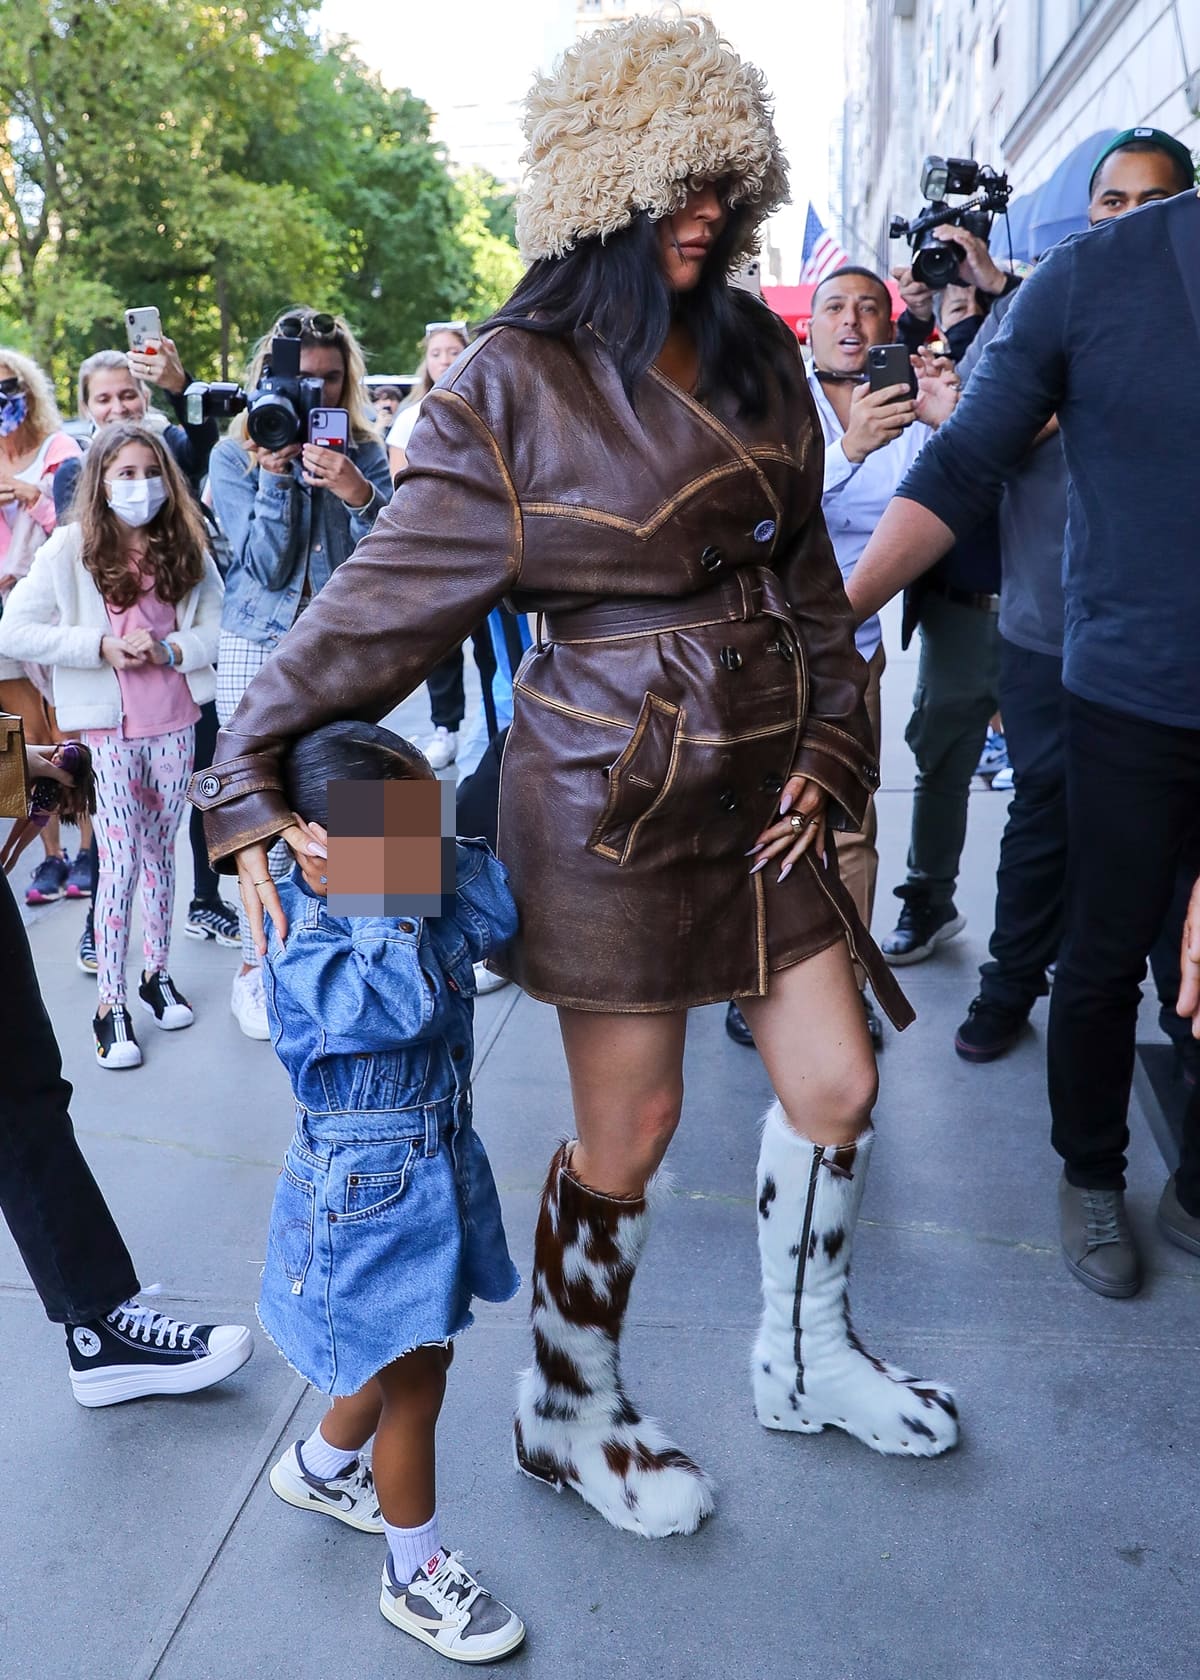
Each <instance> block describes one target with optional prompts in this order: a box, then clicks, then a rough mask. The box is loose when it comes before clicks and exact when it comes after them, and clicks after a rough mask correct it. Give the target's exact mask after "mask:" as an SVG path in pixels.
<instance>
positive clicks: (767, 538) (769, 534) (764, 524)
mask: <svg viewBox="0 0 1200 1680" xmlns="http://www.w3.org/2000/svg"><path fill="white" fill-rule="evenodd" d="M774 536H775V521H774V520H773V519H760V520H759V522H758V524H757V525H756V526H755V527H754V540H755V542H757V543H769V542H771V541H772V540H773V539H774Z"/></svg>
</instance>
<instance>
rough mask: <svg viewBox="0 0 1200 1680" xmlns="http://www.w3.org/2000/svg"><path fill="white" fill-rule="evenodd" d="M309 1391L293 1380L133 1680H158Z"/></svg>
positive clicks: (167, 1609)
mask: <svg viewBox="0 0 1200 1680" xmlns="http://www.w3.org/2000/svg"><path fill="white" fill-rule="evenodd" d="M308 1392H309V1385H308V1384H307V1383H306V1382H305V1381H304V1379H303V1377H290V1378H289V1380H288V1386H287V1390H286V1392H285V1394H284V1397H283V1399H282V1400H281V1401H280V1402H279V1405H278V1406H277V1407H276V1408H275V1411H274V1413H273V1414H272V1416H271V1420H270V1422H269V1423H268V1424H267V1426H266V1428H265V1429H264V1430H263V1431H262V1433H261V1434H260V1435H259V1438H258V1440H257V1441H256V1442H255V1445H254V1447H253V1449H252V1451H251V1453H250V1462H249V1465H248V1467H247V1468H246V1469H245V1470H243V1472H242V1474H241V1475H240V1476H239V1477H238V1479H237V1481H236V1482H235V1483H234V1487H233V1492H232V1493H231V1494H230V1496H229V1498H228V1499H227V1500H226V1501H225V1504H224V1505H223V1506H222V1508H221V1510H220V1512H219V1514H218V1516H217V1519H216V1521H215V1522H214V1523H213V1525H212V1527H211V1528H210V1529H209V1531H208V1533H207V1534H206V1535H205V1537H204V1539H203V1541H202V1542H201V1544H200V1548H199V1551H200V1559H201V1561H200V1563H199V1564H198V1565H197V1566H196V1567H195V1568H194V1569H193V1570H192V1571H191V1572H190V1574H189V1576H188V1579H187V1581H186V1582H185V1584H184V1586H182V1587H181V1588H180V1590H179V1591H178V1592H177V1593H176V1595H175V1597H174V1598H173V1599H172V1600H171V1602H170V1604H168V1606H167V1608H166V1610H165V1611H164V1612H163V1615H162V1616H161V1617H160V1619H159V1622H158V1626H157V1627H156V1628H155V1630H154V1632H153V1633H152V1634H151V1636H150V1640H149V1642H148V1644H149V1648H148V1650H147V1652H146V1655H145V1657H144V1658H143V1660H142V1663H141V1666H140V1667H138V1668H136V1669H134V1670H133V1671H132V1673H131V1674H130V1675H129V1680H154V1676H155V1675H156V1674H157V1673H158V1670H159V1668H160V1667H161V1666H162V1662H163V1658H164V1657H165V1656H166V1655H167V1653H168V1652H169V1651H170V1649H171V1646H172V1645H173V1644H174V1642H175V1636H176V1634H177V1633H178V1632H179V1630H180V1629H181V1628H182V1626H183V1624H184V1622H185V1620H186V1619H187V1614H188V1611H189V1610H190V1609H191V1607H192V1605H193V1604H194V1603H195V1600H196V1598H197V1596H198V1595H199V1593H200V1589H201V1588H202V1587H203V1585H204V1583H205V1581H206V1580H207V1579H208V1577H209V1575H210V1574H211V1572H212V1570H213V1568H214V1567H215V1566H216V1563H217V1560H218V1558H219V1557H220V1555H221V1553H222V1552H223V1551H224V1549H225V1543H226V1541H227V1540H228V1538H229V1536H230V1534H231V1533H232V1531H233V1528H234V1526H235V1524H236V1523H237V1520H238V1518H239V1517H240V1516H241V1514H242V1511H243V1510H244V1509H245V1506H246V1504H247V1502H248V1501H249V1499H250V1496H251V1494H252V1493H253V1492H254V1489H255V1487H256V1486H257V1484H258V1481H259V1478H260V1477H261V1476H262V1473H263V1470H264V1469H265V1468H266V1466H267V1463H268V1462H269V1461H270V1460H271V1459H272V1458H273V1456H274V1454H275V1452H276V1449H277V1448H278V1447H279V1444H280V1442H281V1441H282V1440H283V1437H284V1436H285V1435H286V1434H287V1432H288V1429H289V1427H290V1425H291V1422H292V1419H293V1418H294V1417H295V1415H296V1413H297V1412H298V1411H299V1409H300V1407H301V1405H302V1404H303V1402H304V1400H305V1398H306V1396H307V1394H308Z"/></svg>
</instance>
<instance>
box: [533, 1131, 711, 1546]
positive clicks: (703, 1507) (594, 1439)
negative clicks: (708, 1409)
mask: <svg viewBox="0 0 1200 1680" xmlns="http://www.w3.org/2000/svg"><path fill="white" fill-rule="evenodd" d="M570 1151H571V1146H570V1144H564V1145H563V1146H562V1148H561V1149H560V1150H559V1151H558V1153H557V1154H556V1155H555V1157H554V1159H553V1161H552V1162H551V1163H550V1176H549V1178H548V1179H547V1180H546V1188H545V1190H544V1192H543V1194H542V1206H541V1211H540V1213H539V1215H538V1223H537V1234H536V1237H535V1240H534V1258H533V1305H532V1308H531V1310H530V1319H531V1323H532V1328H533V1360H534V1362H533V1365H532V1367H531V1369H529V1370H528V1371H525V1372H523V1373H522V1375H521V1379H520V1386H519V1388H518V1392H517V1414H516V1419H515V1422H514V1425H513V1444H514V1448H515V1451H516V1459H517V1468H518V1469H519V1470H523V1471H524V1472H525V1474H526V1475H527V1476H533V1477H535V1478H536V1479H537V1480H539V1481H543V1482H549V1483H550V1485H551V1486H552V1487H554V1488H555V1489H557V1490H560V1491H561V1489H562V1488H564V1487H571V1488H574V1489H575V1491H576V1493H578V1494H579V1496H580V1498H582V1499H583V1500H585V1501H586V1502H587V1504H589V1505H591V1506H593V1507H594V1508H595V1509H596V1510H597V1511H599V1513H600V1515H601V1516H602V1517H604V1518H606V1520H607V1521H608V1522H610V1523H612V1525H613V1527H614V1528H624V1529H628V1530H629V1531H630V1532H631V1533H633V1534H642V1535H645V1536H646V1537H647V1538H649V1539H658V1538H661V1537H662V1536H664V1535H667V1534H691V1533H692V1532H693V1531H694V1530H695V1529H696V1528H698V1527H699V1525H700V1523H701V1521H702V1520H703V1519H704V1518H705V1517H706V1516H707V1515H708V1514H709V1512H710V1511H711V1510H712V1508H713V1496H712V1484H711V1483H710V1481H709V1479H708V1477H707V1476H706V1475H705V1474H704V1472H703V1471H702V1470H701V1469H700V1468H699V1466H698V1465H696V1464H693V1462H692V1460H691V1459H690V1458H689V1457H688V1456H687V1454H686V1453H684V1452H681V1451H680V1449H679V1448H678V1447H677V1446H676V1445H675V1443H674V1442H673V1441H672V1440H670V1439H669V1438H668V1436H667V1435H666V1434H664V1432H663V1430H662V1429H661V1428H660V1427H659V1425H658V1424H657V1423H655V1422H654V1420H653V1419H652V1418H644V1417H642V1416H641V1414H640V1413H639V1412H638V1410H637V1408H636V1406H634V1405H633V1404H632V1402H631V1401H630V1399H629V1397H628V1396H627V1395H626V1393H625V1390H624V1388H623V1387H622V1385H621V1361H620V1339H621V1327H622V1324H623V1322H624V1319H625V1308H626V1305H627V1304H628V1301H629V1290H630V1285H631V1284H632V1283H633V1274H634V1272H635V1271H636V1270H637V1264H638V1261H639V1260H640V1259H641V1254H642V1249H643V1248H644V1247H645V1245H646V1236H647V1233H648V1229H649V1224H650V1215H649V1211H648V1209H647V1205H646V1200H645V1198H644V1197H639V1198H636V1199H633V1198H629V1199H623V1198H621V1197H615V1196H605V1195H601V1194H600V1193H599V1192H598V1191H595V1190H589V1189H588V1188H587V1186H586V1185H584V1184H581V1183H580V1181H579V1180H578V1179H577V1178H575V1177H574V1175H573V1174H572V1172H571V1170H570Z"/></svg>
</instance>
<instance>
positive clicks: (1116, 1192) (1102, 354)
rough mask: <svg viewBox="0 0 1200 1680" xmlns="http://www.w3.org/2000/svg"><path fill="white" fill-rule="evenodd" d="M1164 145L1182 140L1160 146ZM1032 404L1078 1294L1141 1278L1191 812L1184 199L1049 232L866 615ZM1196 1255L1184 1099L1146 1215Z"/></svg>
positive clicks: (923, 463)
mask: <svg viewBox="0 0 1200 1680" xmlns="http://www.w3.org/2000/svg"><path fill="white" fill-rule="evenodd" d="M1181 150H1182V148H1181ZM1052 414H1057V415H1058V419H1059V423H1060V426H1061V429H1062V439H1063V448H1064V451H1065V455H1066V461H1067V467H1068V471H1069V474H1070V489H1069V496H1068V524H1067V539H1066V552H1065V559H1064V584H1065V592H1066V624H1065V639H1064V670H1063V682H1064V685H1065V687H1066V690H1067V697H1066V702H1067V721H1066V759H1067V797H1068V816H1069V827H1070V837H1071V841H1070V844H1071V850H1070V863H1069V870H1068V882H1067V901H1066V931H1065V935H1064V941H1063V945H1062V949H1061V952H1060V956H1059V962H1058V968H1057V971H1056V976H1055V984H1054V991H1053V994H1052V999H1051V1010H1050V1036H1049V1044H1048V1057H1049V1086H1050V1105H1051V1110H1052V1114H1053V1133H1052V1136H1053V1141H1054V1145H1055V1148H1056V1149H1057V1150H1058V1152H1059V1154H1060V1155H1061V1156H1062V1157H1063V1161H1064V1176H1063V1182H1062V1185H1061V1186H1060V1213H1061V1220H1062V1235H1063V1246H1064V1251H1065V1253H1066V1257H1067V1262H1068V1265H1069V1267H1070V1269H1071V1270H1072V1272H1074V1273H1075V1275H1076V1276H1077V1277H1078V1278H1079V1279H1080V1281H1081V1282H1083V1283H1085V1284H1087V1285H1088V1287H1090V1288H1092V1289H1094V1290H1096V1291H1097V1292H1098V1293H1099V1294H1102V1295H1109V1296H1123V1295H1132V1294H1134V1293H1136V1291H1137V1290H1138V1288H1139V1287H1140V1283H1141V1268H1140V1261H1139V1257H1138V1253H1137V1248H1136V1245H1135V1243H1134V1241H1133V1237H1132V1233H1131V1232H1130V1230H1129V1227H1128V1224H1127V1221H1126V1216H1125V1209H1124V1198H1123V1194H1122V1193H1123V1190H1124V1183H1125V1179H1124V1168H1125V1149H1126V1146H1127V1143H1128V1129H1127V1124H1126V1111H1127V1108H1128V1101H1129V1089H1130V1084H1131V1080H1132V1074H1133V1057H1134V1034H1135V1029H1136V1021H1137V1006H1138V999H1139V995H1140V994H1139V985H1140V981H1141V979H1142V976H1143V974H1144V972H1145V960H1146V954H1147V952H1148V951H1149V949H1150V947H1151V944H1152V943H1153V941H1154V939H1155V936H1156V935H1157V933H1158V930H1159V928H1160V927H1161V925H1162V921H1163V918H1164V916H1165V914H1166V911H1167V907H1168V903H1169V900H1170V897H1171V891H1172V887H1173V884H1174V877H1175V870H1176V866H1177V863H1178V859H1179V855H1180V851H1181V848H1182V845H1183V842H1184V839H1185V836H1186V834H1187V832H1188V830H1189V828H1190V827H1191V826H1192V825H1193V824H1194V823H1195V822H1196V821H1197V820H1200V658H1198V653H1200V197H1197V195H1196V194H1195V193H1194V192H1186V193H1181V194H1179V195H1178V196H1177V197H1175V198H1170V199H1166V200H1163V201H1162V202H1160V203H1157V204H1151V205H1147V206H1146V207H1145V208H1143V209H1140V210H1136V211H1133V212H1132V213H1131V214H1129V215H1126V216H1122V217H1121V218H1119V219H1118V220H1115V221H1109V222H1105V223H1102V224H1100V225H1099V226H1097V227H1094V228H1092V229H1090V230H1089V231H1088V232H1087V233H1083V234H1079V235H1077V236H1076V237H1075V238H1073V239H1070V240H1067V241H1066V242H1065V243H1064V244H1063V245H1061V246H1059V247H1057V248H1056V249H1055V250H1054V251H1052V252H1050V254H1049V255H1048V256H1047V257H1045V258H1044V259H1043V261H1042V263H1041V264H1040V265H1039V267H1038V269H1037V271H1036V272H1035V273H1034V274H1033V275H1032V276H1031V277H1030V278H1029V279H1028V280H1027V281H1026V282H1025V284H1024V285H1023V286H1022V287H1021V290H1020V292H1019V294H1018V296H1017V299H1016V301H1015V303H1014V304H1013V305H1012V307H1011V309H1010V310H1009V313H1008V317H1007V319H1006V321H1005V323H1004V325H1003V327H1002V328H1001V330H1000V332H999V333H998V334H997V336H996V338H995V339H994V341H993V342H992V344H990V345H989V347H988V349H987V351H986V352H985V354H984V356H983V357H982V359H981V360H980V363H979V366H978V368H977V369H976V371H975V375H974V377H973V379H972V380H971V382H970V385H969V386H968V388H967V391H966V393H965V394H964V397H963V399H962V401H961V402H960V404H959V406H958V408H957V410H956V411H955V414H954V416H953V418H952V419H951V420H950V421H949V422H948V423H947V424H946V425H945V426H943V427H942V429H941V430H940V431H939V432H938V434H937V436H936V437H935V438H934V439H933V440H932V441H931V442H930V443H929V444H928V445H927V447H926V448H925V450H924V451H923V452H922V454H921V457H920V459H919V460H918V461H917V463H916V464H915V466H914V467H913V469H912V471H911V472H910V473H909V475H908V477H907V478H906V479H905V481H904V483H903V484H902V485H901V487H900V490H899V492H898V494H897V497H896V499H895V501H894V502H893V503H892V505H891V506H890V508H889V509H888V511H887V513H886V514H885V515H884V517H883V519H882V520H881V522H880V524H879V527H878V528H877V530H876V533H875V536H874V537H873V538H872V540H871V542H870V544H869V545H868V547H867V550H866V552H865V553H864V555H863V557H862V559H861V560H860V561H859V565H858V568H857V571H856V573H855V576H854V578H853V579H852V581H851V586H850V589H849V591H848V593H849V594H850V599H851V601H852V603H853V605H854V607H855V609H856V612H857V613H858V616H859V617H865V616H867V615H868V614H869V613H872V612H876V611H878V609H879V607H880V606H881V605H882V603H883V602H884V601H885V600H887V598H888V597H889V596H890V595H891V594H893V593H894V592H895V591H896V590H897V589H898V588H900V587H902V586H903V585H904V584H905V583H907V582H908V581H910V580H911V579H912V578H913V577H914V576H916V575H917V574H918V573H920V572H921V571H923V570H924V569H925V568H926V567H927V566H929V565H930V564H932V562H933V561H934V560H935V559H936V558H937V557H938V556H939V555H940V554H942V553H944V552H945V551H946V550H947V549H948V548H949V547H950V546H951V544H952V543H953V542H954V541H955V540H956V538H957V537H959V536H960V535H962V533H963V532H964V531H966V530H969V529H970V528H971V526H972V525H974V524H975V523H976V522H977V521H978V520H979V519H980V517H981V516H982V515H983V514H984V513H987V512H989V511H991V510H992V509H993V508H994V507H995V505H996V501H997V499H998V497H999V495H1000V491H1001V488H1002V486H1003V483H1004V480H1005V479H1006V478H1007V477H1008V476H1009V475H1010V474H1011V473H1012V472H1013V471H1014V470H1015V469H1016V468H1017V466H1018V465H1019V463H1020V462H1021V460H1022V459H1023V457H1024V456H1025V454H1026V452H1027V451H1028V449H1029V447H1030V445H1031V444H1032V442H1033V440H1034V438H1035V437H1036V436H1037V434H1038V433H1039V432H1040V431H1041V429H1042V427H1043V426H1044V425H1045V424H1046V422H1047V421H1048V420H1049V418H1050V416H1051V415H1052ZM1159 1226H1160V1229H1161V1230H1162V1232H1163V1234H1164V1235H1165V1236H1167V1237H1168V1238H1169V1239H1170V1240H1171V1241H1173V1242H1175V1243H1177V1244H1178V1245H1179V1246H1181V1247H1183V1248H1185V1249H1187V1250H1189V1251H1190V1252H1192V1253H1195V1254H1200V1100H1193V1102H1192V1104H1191V1108H1190V1111H1189V1114H1188V1116H1187V1121H1186V1124H1185V1129H1184V1139H1183V1149H1182V1155H1181V1159H1180V1163H1179V1168H1178V1171H1177V1173H1176V1174H1175V1176H1174V1177H1173V1179H1172V1180H1171V1181H1170V1182H1168V1184H1167V1186H1166V1189H1165V1190H1164V1192H1163V1199H1162V1202H1161V1204H1160V1208H1159Z"/></svg>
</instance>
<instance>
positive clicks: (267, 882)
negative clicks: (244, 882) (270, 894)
mask: <svg viewBox="0 0 1200 1680" xmlns="http://www.w3.org/2000/svg"><path fill="white" fill-rule="evenodd" d="M251 885H252V886H255V887H269V886H270V885H271V877H270V876H269V875H268V876H267V878H266V880H265V881H253V882H251Z"/></svg>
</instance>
